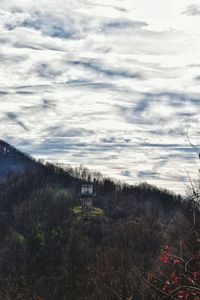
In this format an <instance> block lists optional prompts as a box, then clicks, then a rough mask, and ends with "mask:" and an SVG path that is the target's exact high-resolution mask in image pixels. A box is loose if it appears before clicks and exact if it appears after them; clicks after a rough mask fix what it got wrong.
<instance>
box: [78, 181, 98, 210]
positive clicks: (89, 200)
mask: <svg viewBox="0 0 200 300" xmlns="http://www.w3.org/2000/svg"><path fill="white" fill-rule="evenodd" d="M95 195H96V194H95V192H94V187H93V184H82V185H81V192H80V202H81V206H82V210H85V211H90V210H92V205H93V199H94V197H95Z"/></svg>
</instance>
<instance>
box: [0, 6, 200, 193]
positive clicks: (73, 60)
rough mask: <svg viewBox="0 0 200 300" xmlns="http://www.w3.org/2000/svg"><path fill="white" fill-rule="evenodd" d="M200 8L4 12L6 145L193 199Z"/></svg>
mask: <svg viewBox="0 0 200 300" xmlns="http://www.w3.org/2000/svg"><path fill="white" fill-rule="evenodd" d="M199 17H200V7H199V5H198V3H195V2H193V1H190V0H173V1H172V0H171V1H160V0H152V1H146V0H136V1H131V0H124V1H121V0H110V1H109V4H108V1H105V0H100V1H95V0H79V1H78V0H74V1H67V0H57V1H56V2H55V1H53V0H45V1H44V0H40V1H38V0H35V1H31V0H26V1H25V0H24V1H22V0H18V1H8V0H7V1H4V0H3V1H1V3H0V32H1V34H0V101H1V106H0V117H1V123H0V130H1V138H2V139H5V140H6V141H8V142H10V143H12V144H13V145H15V146H16V147H19V148H20V149H21V150H23V151H26V152H29V153H31V154H32V155H34V156H35V157H38V158H45V159H48V160H51V161H56V162H63V163H67V164H68V163H69V164H72V165H77V164H83V165H86V166H88V167H89V168H91V169H95V170H100V171H101V172H102V173H103V174H105V175H109V176H111V177H115V178H118V179H122V180H124V181H126V182H129V183H137V182H140V181H147V182H149V183H153V184H157V185H159V186H162V187H166V188H170V189H172V190H174V191H176V192H180V193H184V189H185V186H184V182H187V173H186V170H187V171H189V172H191V174H192V176H194V177H195V176H196V173H197V169H198V165H197V159H196V158H195V154H194V153H193V152H192V150H191V149H190V147H189V145H188V142H187V139H186V132H188V134H189V136H190V137H191V140H192V142H193V143H195V144H196V145H197V146H198V145H199V144H200V142H199V133H200V87H199V78H200V30H199V29H200V28H199V27H200V22H199Z"/></svg>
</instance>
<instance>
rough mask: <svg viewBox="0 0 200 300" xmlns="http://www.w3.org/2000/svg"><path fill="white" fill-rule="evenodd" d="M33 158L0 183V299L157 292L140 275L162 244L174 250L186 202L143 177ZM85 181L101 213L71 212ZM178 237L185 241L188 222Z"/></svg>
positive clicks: (75, 299) (102, 298)
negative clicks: (125, 179)
mask: <svg viewBox="0 0 200 300" xmlns="http://www.w3.org/2000/svg"><path fill="white" fill-rule="evenodd" d="M35 163H36V164H37V168H35V169H34V170H33V171H32V172H31V171H27V172H24V173H20V174H18V175H13V176H9V177H8V178H7V179H6V180H4V181H2V182H1V184H0V237H1V243H0V299H13V300H14V299H30V300H31V299H38V300H39V299H40V300H42V299H43V300H90V299H93V300H94V299H95V300H115V299H123V300H125V299H133V300H140V299H141V300H146V299H148V300H150V299H160V298H156V295H154V292H153V291H152V289H150V287H149V286H148V284H146V283H145V282H144V281H143V280H142V278H141V276H140V274H141V273H142V274H147V276H148V278H149V280H150V278H151V274H152V272H154V271H155V265H156V264H157V263H158V257H159V252H160V249H161V247H162V246H163V245H165V244H166V243H169V242H170V244H171V245H173V247H174V250H175V251H176V250H177V251H178V247H179V244H178V242H177V241H178V236H179V237H180V235H181V234H183V232H182V233H181V230H182V229H181V228H183V227H181V226H182V225H183V223H184V221H183V219H184V218H185V217H187V219H188V220H190V219H191V220H192V213H191V212H190V206H189V205H190V204H189V203H184V202H183V201H182V199H181V197H180V196H176V195H174V194H172V193H169V192H167V191H165V190H160V189H157V188H156V187H153V186H150V185H148V184H145V183H144V184H140V185H138V186H130V185H127V184H122V183H120V182H116V181H114V180H112V179H109V178H104V177H103V176H101V174H99V173H92V172H89V171H88V170H87V169H86V168H84V167H79V168H76V169H72V168H70V167H65V168H63V167H59V166H56V165H52V164H45V165H43V164H42V163H39V162H35ZM85 181H88V182H93V183H94V186H95V189H96V193H97V196H96V198H95V200H94V205H95V206H96V207H99V208H102V209H103V211H104V215H103V216H99V217H77V216H74V215H73V212H72V208H73V207H74V206H76V205H79V199H78V192H79V189H80V185H81V183H82V182H85ZM188 222H189V221H188ZM191 222H192V221H191ZM184 224H185V223H184ZM187 233H188V234H187ZM184 238H185V239H187V240H188V241H189V240H191V232H190V228H189V225H188V227H187V226H186V225H184ZM193 247H196V246H195V245H194V243H193ZM131 297H132V298H131Z"/></svg>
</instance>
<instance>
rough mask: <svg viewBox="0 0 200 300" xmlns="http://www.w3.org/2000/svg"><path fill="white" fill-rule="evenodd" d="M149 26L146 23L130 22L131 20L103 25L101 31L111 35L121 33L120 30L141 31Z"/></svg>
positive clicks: (115, 21) (113, 21)
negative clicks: (140, 29)
mask: <svg viewBox="0 0 200 300" xmlns="http://www.w3.org/2000/svg"><path fill="white" fill-rule="evenodd" d="M145 26H148V24H147V23H146V22H140V21H130V20H119V19H118V20H112V21H108V22H105V23H104V24H102V25H101V27H100V31H103V32H106V33H109V32H112V33H113V32H114V31H116V33H117V31H119V30H125V29H139V28H142V27H145Z"/></svg>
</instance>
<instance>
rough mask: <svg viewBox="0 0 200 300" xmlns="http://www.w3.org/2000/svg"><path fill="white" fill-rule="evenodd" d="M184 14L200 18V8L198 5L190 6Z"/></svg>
mask: <svg viewBox="0 0 200 300" xmlns="http://www.w3.org/2000/svg"><path fill="white" fill-rule="evenodd" d="M183 14H184V15H187V16H199V15H200V6H199V5H197V4H191V5H188V6H187V7H186V9H185V10H184V11H183Z"/></svg>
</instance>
